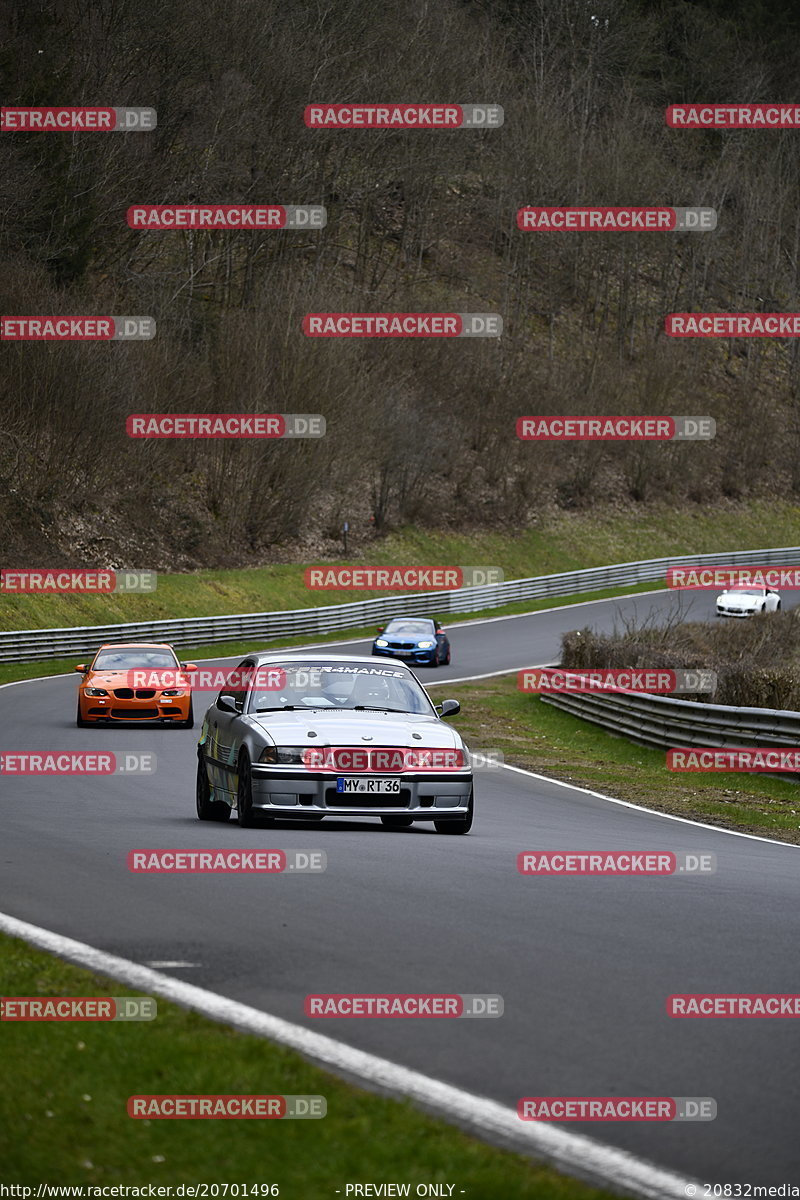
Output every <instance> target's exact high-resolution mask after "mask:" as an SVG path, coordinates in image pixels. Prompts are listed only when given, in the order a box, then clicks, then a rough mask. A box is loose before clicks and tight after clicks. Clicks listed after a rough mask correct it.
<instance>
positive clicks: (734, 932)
mask: <svg viewBox="0 0 800 1200" xmlns="http://www.w3.org/2000/svg"><path fill="white" fill-rule="evenodd" d="M793 602H794V601H793V600H792V599H791V598H790V597H789V596H786V595H785V596H784V601H783V603H784V606H789V605H791V604H792V603H793ZM677 603H681V604H682V606H683V608H684V610H685V611H687V612H688V613H690V614H691V616H692V617H693V618H706V617H711V615H712V613H713V595H712V594H710V593H694V594H692V596H691V597H690V598H689V599H688V600H687V598H686V595H684V596H683V598H682V599H681V600H679V599H678V597H677V595H676V594H675V593H664V592H660V593H655V594H652V595H644V596H642V595H639V596H635V597H631V598H628V599H625V600H611V601H598V602H594V603H592V604H590V605H585V606H581V607H579V608H578V609H572V610H567V609H564V608H561V609H557V610H550V611H547V612H542V613H539V614H531V615H527V616H522V617H515V618H503V619H495V620H492V621H479V622H475V623H471V624H462V625H449V626H448V628H449V630H451V631H452V633H451V640H452V644H453V662H452V664H451V666H450V667H449V668H440V669H439V670H427V669H422V670H421V671H420V672H419V674H420V677H421V678H422V680H423V682H424V683H426V684H428V683H434V682H435V683H437V684H438V683H440V682H442V681H443V680H446V679H447V678H452V679H462V678H464V677H467V676H472V675H481V674H486V673H492V672H497V671H501V670H503V669H510V668H514V667H523V666H529V665H534V664H543V663H548V662H553V661H555V658H556V656H557V654H558V648H559V645H558V639H559V635H560V633H561V632H562V631H564V630H566V629H569V628H577V627H580V626H582V625H586V624H593V625H596V626H598V627H611V626H612V625H613V623H614V616H615V613H618V612H632V611H633V609H634V608H635V610H636V612H637V614H638V615H639V616H640V617H643V616H644V615H646V614H647V613H648V612H650V611H651V610H655V611H657V612H659V613H664V614H666V612H667V611H669V610H671V609H672V608H673V607H674V606H675V604H677ZM400 609H402V603H401V602H400V603H399V604H398V610H400ZM432 611H435V605H432ZM367 647H368V643H365V642H355V643H349V644H348V648H350V649H352V650H353V651H354V652H358V653H364V652H366V648H367ZM331 649H332V651H333V652H334V653H342V652H343V649H344V644H341V645H339V646H337V647H335V648H333V647H331ZM226 661H230V660H226ZM76 684H77V676H70V677H63V676H62V677H58V678H55V679H48V680H41V681H31V682H26V683H21V684H18V685H12V686H6V687H4V688H1V689H0V714H1V716H0V729H2V736H1V739H0V740H1V743H2V746H1V748H2V749H3V750H77V749H109V750H113V751H115V752H120V751H123V750H132V749H136V750H149V751H154V752H155V753H156V755H157V756H158V769H157V772H156V774H154V775H152V776H150V777H148V776H127V777H126V776H115V777H111V778H109V777H106V778H104V779H93V778H91V777H81V778H60V779H53V778H50V779H48V778H30V777H29V778H13V777H7V778H5V779H4V781H3V795H2V806H3V837H2V843H0V860H2V871H1V872H0V911H3V912H5V913H8V914H10V915H12V916H14V917H18V918H20V919H22V920H25V921H29V922H32V923H33V924H36V925H40V926H43V927H44V928H46V929H49V930H53V931H55V932H57V933H61V934H64V935H67V936H69V937H72V938H76V939H78V940H80V941H83V942H87V943H89V944H90V945H92V946H95V947H97V948H99V949H102V950H106V951H109V952H111V953H114V954H118V955H122V956H124V957H126V958H129V959H133V960H134V961H136V962H140V963H150V962H153V961H164V960H169V961H181V962H188V963H191V964H194V965H193V966H189V967H183V968H174V969H169V970H167V972H166V973H167V974H172V975H175V976H179V977H181V978H183V979H186V980H187V981H189V982H191V983H195V984H198V985H199V986H202V987H205V988H208V989H211V990H213V991H216V992H219V993H220V994H222V995H224V996H228V997H231V998H233V999H236V1000H239V1001H242V1002H244V1003H247V1004H250V1005H252V1006H254V1007H256V1008H258V1009H261V1010H263V1011H265V1012H269V1013H273V1014H276V1015H278V1016H281V1017H284V1018H286V1019H288V1020H291V1021H294V1022H296V1023H299V1024H303V1025H307V1026H309V1027H312V1028H314V1029H315V1030H316V1031H317V1032H321V1033H325V1034H327V1035H329V1036H331V1037H336V1038H339V1039H340V1040H341V1041H343V1042H345V1043H348V1044H350V1045H354V1046H357V1047H359V1048H361V1049H364V1050H369V1051H372V1052H373V1053H376V1054H380V1055H382V1056H384V1057H386V1058H388V1059H390V1060H392V1061H393V1062H397V1063H401V1064H403V1065H405V1066H408V1067H412V1068H415V1069H417V1070H420V1071H424V1072H425V1073H426V1074H428V1075H433V1076H435V1077H437V1078H438V1079H441V1080H444V1081H445V1082H447V1083H451V1084H454V1085H456V1086H459V1087H462V1088H465V1089H467V1090H469V1091H471V1092H474V1093H476V1094H479V1095H484V1096H489V1097H491V1098H492V1099H494V1100H497V1101H499V1102H501V1103H503V1104H507V1105H510V1106H512V1107H515V1106H516V1103H517V1100H518V1099H519V1098H520V1097H521V1096H526V1095H544V1096H546V1095H578V1096H592V1095H620V1096H642V1095H654V1096H710V1097H714V1098H715V1099H716V1101H717V1104H718V1116H717V1119H716V1120H715V1121H712V1122H706V1123H671V1124H660V1123H592V1124H587V1123H577V1124H575V1125H572V1126H567V1128H572V1129H574V1130H575V1131H576V1132H580V1133H583V1134H586V1135H589V1136H591V1137H593V1138H595V1139H597V1140H598V1141H600V1142H603V1143H606V1144H609V1145H613V1146H617V1147H621V1148H623V1149H627V1150H629V1151H631V1152H633V1153H635V1154H637V1155H639V1156H641V1157H643V1158H646V1159H648V1160H650V1161H652V1162H654V1163H656V1164H658V1165H660V1166H663V1167H666V1168H669V1169H671V1170H674V1171H678V1172H682V1173H685V1174H687V1175H690V1176H691V1177H693V1178H699V1179H701V1180H704V1181H708V1182H710V1183H715V1182H716V1183H725V1182H738V1183H742V1184H745V1183H751V1184H762V1185H778V1184H781V1183H795V1184H797V1183H798V1182H800V1138H798V1136H797V1118H798V1113H799V1112H800V1077H799V1075H798V1069H797V1063H798V1031H797V1024H798V1023H797V1022H796V1021H792V1020H768V1019H754V1020H725V1019H709V1020H682V1021H681V1020H674V1019H671V1018H670V1017H668V1016H667V1014H666V1008H665V1002H666V998H667V996H668V995H670V994H671V993H674V992H711V993H713V992H744V993H748V992H749V993H752V992H796V991H798V990H800V988H798V977H797V967H796V961H797V946H798V940H799V939H798V935H799V934H800V916H799V915H798V914H800V857H798V853H799V852H798V849H796V848H794V847H791V846H782V845H778V844H773V843H770V842H767V841H759V840H755V839H749V838H745V837H736V836H731V835H729V834H726V833H722V832H716V831H713V830H710V829H707V828H704V827H701V826H695V825H691V824H688V823H682V822H680V821H675V820H669V819H665V818H662V817H659V816H657V815H654V814H651V813H648V812H646V811H639V810H636V809H631V808H628V807H625V806H623V805H618V804H613V803H609V802H608V801H605V800H603V799H600V798H598V797H595V796H591V795H589V794H586V793H584V792H580V791H577V790H574V789H572V788H569V787H565V786H561V785H557V784H553V783H549V782H547V781H543V780H541V779H538V778H535V777H532V776H529V775H525V774H522V773H516V772H513V771H508V770H494V771H482V772H480V774H479V775H478V777H477V780H476V802H477V810H476V821H475V825H474V826H473V831H472V833H471V834H470V835H469V836H468V837H464V838H447V837H441V836H438V835H436V834H435V833H434V832H433V828H432V826H428V825H421V826H417V827H416V828H413V827H412V828H411V829H408V830H385V829H383V827H382V826H381V825H380V824H379V822H378V820H377V819H366V820H359V821H358V822H355V821H351V822H347V821H342V820H336V819H335V818H332V819H326V820H325V821H323V822H322V823H321V824H302V823H299V822H298V823H291V824H290V823H287V822H284V823H279V824H278V825H277V826H276V827H275V828H272V829H263V830H259V829H252V830H243V829H239V828H238V827H237V826H236V824H235V823H233V822H231V823H230V824H229V825H213V824H201V823H200V822H198V821H197V819H196V818H195V814H194V774H195V743H196V740H197V736H198V732H197V729H198V728H199V724H200V721H199V718H200V716H201V714H202V709H203V707H204V704H203V701H202V700H201V701H200V703H199V704H198V703H197V700H196V726H197V727H196V729H195V730H194V731H193V732H189V731H179V730H154V729H135V728H134V729H125V728H121V727H117V728H111V729H95V730H92V729H89V730H79V729H77V728H76V727H75V724H74V717H75V688H76ZM446 694H447V693H446V691H443V690H442V689H440V688H437V689H436V692H435V693H434V696H435V698H436V699H437V700H441V699H444V697H445V696H446ZM798 824H799V825H800V804H798ZM242 846H244V847H247V848H250V847H259V846H260V847H280V848H284V849H289V848H305V849H319V848H322V849H324V850H326V851H327V855H328V869H327V871H326V872H325V873H324V874H321V875H295V876H288V875H275V876H267V877H264V876H253V875H205V876H203V875H186V876H177V875H165V876H154V875H149V876H148V875H140V876H136V875H133V874H131V873H129V871H128V870H127V867H126V855H127V853H128V851H129V850H131V849H134V848H145V847H183V848H203V847H209V848H210V847H242ZM535 848H539V849H572V850H592V849H605V850H608V849H632V850H672V851H675V852H681V851H689V852H702V851H714V852H715V853H716V855H717V857H718V871H717V874H716V875H713V876H705V877H700V878H694V879H693V878H688V877H669V878H646V877H642V878H629V879H625V878H570V879H566V878H538V879H532V878H526V877H523V876H521V875H519V874H518V873H517V870H516V855H517V854H518V852H519V851H521V850H529V849H535ZM311 991H315V992H412V991H420V992H447V993H452V992H468V993H493V992H499V993H501V994H502V995H503V997H504V999H505V1015H504V1016H503V1017H502V1018H500V1019H496V1020H456V1021H447V1020H377V1019H376V1020H368V1019H364V1020H324V1021H320V1020H317V1021H312V1020H307V1019H306V1018H305V1017H304V1015H303V998H304V996H305V995H306V994H307V993H308V992H311ZM698 1194H700V1193H698Z"/></svg>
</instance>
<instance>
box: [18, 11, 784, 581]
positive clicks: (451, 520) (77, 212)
mask: <svg viewBox="0 0 800 1200" xmlns="http://www.w3.org/2000/svg"><path fill="white" fill-rule="evenodd" d="M799 32H800V10H797V9H796V8H795V9H793V8H792V6H789V5H777V4H776V5H772V4H768V3H766V0H761V2H760V3H744V2H743V0H734V2H725V3H723V2H722V0H704V2H703V3H686V2H678V0H664V2H663V3H646V2H645V0H597V2H594V0H591V2H587V0H434V2H430V3H426V2H423V3H419V2H415V3H410V2H408V0H395V2H393V3H390V4H379V5H376V4H374V3H371V2H369V0H341V2H340V3H325V2H322V3H318V4H317V3H314V4H311V3H293V2H289V3H280V4H279V3H277V2H276V0H207V2H206V3H204V4H203V5H202V6H195V5H192V4H190V3H188V2H187V0H161V2H160V3H159V4H158V5H144V6H143V5H141V4H137V3H134V0H104V2H103V3H102V4H96V3H93V2H92V0H58V2H56V0H41V2H39V0H37V2H36V3H23V2H19V3H18V2H6V3H4V4H2V5H0V34H1V36H0V78H2V79H3V80H4V88H3V91H4V97H5V99H4V103H5V104H10V105H83V104H87V105H95V104H100V105H105V104H108V105H114V106H123V105H130V106H151V107H154V108H155V109H156V110H157V113H158V127H157V130H156V131H155V132H153V133H127V134H126V133H110V134H103V133H90V132H86V133H78V134H62V133H49V134H37V133H13V134H12V133H4V134H2V135H0V310H1V311H2V312H3V313H5V314H33V313H43V314H44V313H46V314H51V313H63V314H70V315H72V314H78V313H98V314H102V313H111V314H148V315H151V316H154V317H155V318H156V321H157V324H158V334H157V337H156V338H155V339H154V340H153V341H151V342H138V343H137V342H134V343H129V344H107V345H104V344H92V343H86V344H77V343H69V344H67V343H63V344H52V343H51V344H45V343H34V342H30V343H14V344H12V343H4V344H3V345H2V347H0V431H1V432H2V436H0V522H2V525H3V527H4V528H5V529H6V532H7V545H6V559H7V562H6V565H8V566H11V565H16V564H24V563H25V562H30V561H33V560H35V561H36V565H38V566H46V565H55V564H65V565H67V564H69V565H73V564H74V565H80V564H85V563H93V564H100V563H111V564H117V565H131V564H134V563H143V562H144V563H146V564H147V565H148V566H150V567H155V568H160V569H167V568H171V569H173V570H174V569H186V568H191V567H196V566H201V565H206V566H222V565H236V564H247V563H256V562H263V561H267V560H269V559H274V558H276V557H277V558H280V556H281V555H282V554H291V553H297V550H298V547H300V548H301V549H302V547H307V548H309V550H313V552H314V553H316V554H318V553H322V552H324V551H325V550H326V548H335V546H336V545H337V544H338V542H337V541H336V540H335V539H336V538H337V534H338V530H339V528H340V526H341V523H342V520H343V519H345V518H347V519H349V520H350V522H351V525H352V526H353V529H354V531H355V535H356V544H358V538H359V537H364V536H367V534H369V535H370V536H372V535H374V534H375V533H377V534H380V533H381V532H382V531H384V530H387V529H390V528H392V527H394V526H396V525H398V524H400V523H414V522H419V523H422V522H425V523H428V524H433V525H437V526H441V527H444V528H446V527H456V528H462V529H463V528H473V527H474V528H483V527H489V526H500V527H508V528H514V527H519V526H527V525H529V524H531V523H533V522H535V521H536V520H537V518H538V516H539V514H541V513H542V512H543V511H545V510H547V509H557V508H563V509H580V508H582V507H585V506H588V505H590V504H608V505H610V506H637V505H638V506H643V507H646V506H647V505H648V504H650V503H652V502H655V501H658V502H664V501H667V502H669V503H673V504H675V505H676V506H680V505H684V506H694V505H703V506H714V505H718V504H732V503H738V502H744V501H746V500H747V499H749V498H751V497H754V496H769V495H772V494H781V495H783V496H788V497H791V496H794V495H798V494H800V360H799V359H798V343H797V341H796V340H789V339H767V338H765V339H746V340H745V339H741V340H731V339H728V340H723V339H692V340H679V339H670V338H668V337H666V336H665V335H664V332H663V330H664V316H665V314H666V313H667V312H670V311H687V310H697V311H720V312H728V311H748V312H751V311H756V312H757V311H787V312H790V311H796V310H800V297H799V296H798V291H799V289H800V131H797V130H794V131H793V130H782V131H765V132H757V131H741V132H720V131H679V130H671V129H669V128H667V127H666V125H665V121H664V109H665V107H666V106H667V105H668V104H673V103H679V102H681V101H684V100H686V101H703V102H710V101H758V100H779V101H791V100H792V99H793V98H795V97H796V93H797V83H798V78H800V76H799V75H798V53H799V52H798V46H800V39H798V33H799ZM386 100H392V101H451V102H479V101H487V102H494V103H498V104H502V105H503V108H504V110H505V123H504V125H503V127H502V128H501V129H497V130H486V131H467V130H456V131H448V132H412V131H403V132H397V131H377V130H365V131H352V132H351V131H338V130H313V129H308V128H306V126H305V125H304V123H303V110H304V108H305V106H306V105H307V104H309V103H311V102H313V101H332V102H333V101H338V102H348V101H350V102H352V101H364V102H368V101H386ZM240 201H241V202H252V203H282V204H324V205H325V206H326V208H327V211H328V222H327V225H326V227H325V228H324V229H323V230H321V231H314V232H293V231H282V232H272V231H263V232H262V231H246V232H245V231H243V232H228V231H215V232H197V231H180V232H139V231H134V230H132V229H130V228H129V227H128V226H127V224H126V219H125V214H126V211H127V209H128V208H129V206H131V205H132V204H137V203H139V204H166V203H197V202H209V203H235V202H240ZM525 204H534V205H563V204H604V205H661V204H665V205H682V206H688V205H704V206H710V207H713V208H716V209H717V211H718V214H719V222H718V227H717V229H716V231H714V232H712V233H705V234H690V233H686V234H676V233H636V234H634V233H631V234H622V233H614V234H611V233H602V234H597V233H595V234H577V233H576V234H568V233H563V234H561V233H550V234H534V233H523V232H520V231H519V230H518V229H517V226H516V211H517V209H518V208H519V207H520V206H522V205H525ZM338 310H344V311H419V310H422V311H428V310H435V311H448V312H470V311H472V312H499V313H500V314H501V315H502V316H503V319H504V323H505V332H504V334H503V336H502V338H500V339H497V340H489V339H486V340H483V339H466V340H458V341H447V340H403V339H378V340H359V339H353V340H328V339H319V340H313V339H308V338H306V337H305V336H304V335H303V332H302V328H301V322H302V318H303V315H304V314H305V313H306V312H309V311H315V312H320V311H338ZM140 412H190V413H195V412H268V413H275V412H283V413H292V412H298V413H322V414H324V415H325V417H326V420H327V427H328V435H327V437H325V438H324V439H320V440H317V441H312V440H307V441H291V442H283V443H276V442H266V443H263V442H262V443H258V442H244V441H241V442H231V441H135V440H131V439H129V438H128V437H127V435H126V432H125V418H126V417H127V416H128V415H129V414H130V413H140ZM593 413H597V414H602V413H606V414H616V413H636V414H664V413H666V414H674V415H684V414H687V415H699V414H703V415H706V414H708V415H711V416H713V417H714V418H715V419H716V421H717V437H716V439H715V440H714V441H711V442H708V443H701V442H696V443H685V444H645V443H627V444H626V443H620V444H613V443H583V444H577V445H554V444H537V445H533V444H526V443H522V442H519V441H518V440H517V438H516V436H515V421H516V418H517V417H519V416H521V415H524V414H525V415H527V414H593ZM359 531H360V532H359Z"/></svg>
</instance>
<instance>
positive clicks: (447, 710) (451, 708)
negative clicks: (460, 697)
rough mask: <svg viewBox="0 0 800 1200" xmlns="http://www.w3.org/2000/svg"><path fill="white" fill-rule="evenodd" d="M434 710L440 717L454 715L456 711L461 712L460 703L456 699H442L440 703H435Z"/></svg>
mask: <svg viewBox="0 0 800 1200" xmlns="http://www.w3.org/2000/svg"><path fill="white" fill-rule="evenodd" d="M436 711H437V712H438V713H439V716H440V717H454V716H455V715H456V713H460V712H461V705H460V704H459V703H458V701H457V700H443V701H442V703H441V704H437V705H436Z"/></svg>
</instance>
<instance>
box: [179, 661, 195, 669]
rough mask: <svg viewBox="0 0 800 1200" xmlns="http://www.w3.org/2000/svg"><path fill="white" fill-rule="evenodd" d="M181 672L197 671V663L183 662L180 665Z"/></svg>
mask: <svg viewBox="0 0 800 1200" xmlns="http://www.w3.org/2000/svg"><path fill="white" fill-rule="evenodd" d="M181 670H182V671H196V670H197V663H183V662H182V663H181Z"/></svg>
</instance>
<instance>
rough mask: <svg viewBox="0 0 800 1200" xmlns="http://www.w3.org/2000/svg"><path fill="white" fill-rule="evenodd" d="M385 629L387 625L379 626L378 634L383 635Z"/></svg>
mask: <svg viewBox="0 0 800 1200" xmlns="http://www.w3.org/2000/svg"><path fill="white" fill-rule="evenodd" d="M385 628H386V626H385V625H379V626H378V633H383V631H384V629H385Z"/></svg>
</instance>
